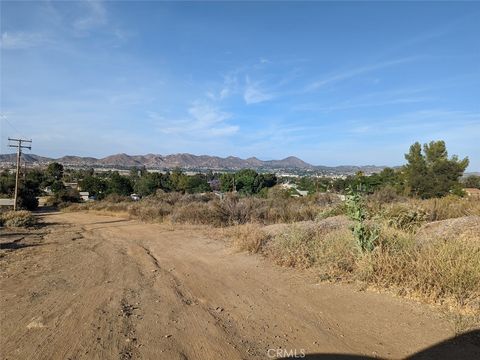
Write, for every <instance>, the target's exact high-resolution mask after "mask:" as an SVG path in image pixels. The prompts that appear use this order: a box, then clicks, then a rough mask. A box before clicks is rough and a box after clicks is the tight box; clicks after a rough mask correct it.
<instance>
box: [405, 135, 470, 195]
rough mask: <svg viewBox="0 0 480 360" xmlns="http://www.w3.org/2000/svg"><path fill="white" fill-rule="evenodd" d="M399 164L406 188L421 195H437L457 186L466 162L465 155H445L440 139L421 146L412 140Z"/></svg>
mask: <svg viewBox="0 0 480 360" xmlns="http://www.w3.org/2000/svg"><path fill="white" fill-rule="evenodd" d="M405 159H406V160H407V164H406V165H405V166H404V168H403V174H404V176H405V184H406V192H407V193H408V194H410V195H415V196H419V197H422V198H431V197H441V196H445V195H447V194H448V193H451V192H455V191H458V189H461V185H460V182H459V179H460V177H461V176H462V175H463V173H464V171H465V169H466V168H467V166H468V158H464V159H462V160H460V159H459V158H458V156H456V155H453V156H452V157H451V158H449V157H448V152H447V147H446V145H445V142H444V141H431V142H430V143H428V144H424V145H423V152H422V146H421V145H420V143H418V142H416V143H415V144H413V145H412V146H410V151H409V153H408V154H405Z"/></svg>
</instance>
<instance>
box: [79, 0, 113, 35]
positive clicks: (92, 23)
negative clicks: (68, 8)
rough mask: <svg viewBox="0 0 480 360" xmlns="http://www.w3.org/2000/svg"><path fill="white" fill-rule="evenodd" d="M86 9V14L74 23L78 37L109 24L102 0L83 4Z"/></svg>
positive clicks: (89, 0) (92, 0)
mask: <svg viewBox="0 0 480 360" xmlns="http://www.w3.org/2000/svg"><path fill="white" fill-rule="evenodd" d="M81 4H82V5H83V6H84V8H85V14H83V15H82V16H81V17H79V18H77V19H76V20H75V21H74V22H73V28H74V30H75V31H76V32H77V34H78V35H84V34H86V33H88V32H89V31H90V30H91V29H94V28H97V27H100V26H103V25H105V24H106V23H107V11H106V9H105V7H104V5H103V3H102V1H100V0H88V1H85V2H82V3H81Z"/></svg>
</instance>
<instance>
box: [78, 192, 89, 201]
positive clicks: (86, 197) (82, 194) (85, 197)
mask: <svg viewBox="0 0 480 360" xmlns="http://www.w3.org/2000/svg"><path fill="white" fill-rule="evenodd" d="M80 199H82V200H83V201H89V200H90V193H89V192H88V191H80Z"/></svg>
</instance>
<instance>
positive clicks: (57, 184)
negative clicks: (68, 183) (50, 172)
mask: <svg viewBox="0 0 480 360" xmlns="http://www.w3.org/2000/svg"><path fill="white" fill-rule="evenodd" d="M51 189H52V192H53V193H54V194H56V193H58V192H60V191H61V190H65V185H63V182H62V181H60V180H55V181H54V182H53V183H52V185H51Z"/></svg>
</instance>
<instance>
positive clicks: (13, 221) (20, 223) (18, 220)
mask: <svg viewBox="0 0 480 360" xmlns="http://www.w3.org/2000/svg"><path fill="white" fill-rule="evenodd" d="M36 224H37V219H36V218H35V217H34V216H33V215H32V213H31V212H30V211H26V210H20V211H7V212H2V213H0V226H5V227H14V228H15V227H31V226H34V225H36Z"/></svg>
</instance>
